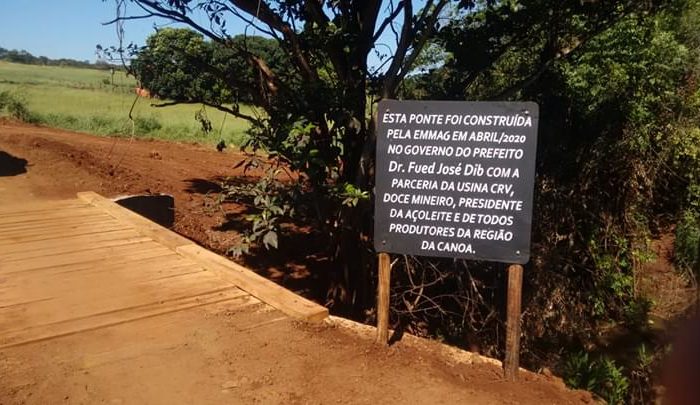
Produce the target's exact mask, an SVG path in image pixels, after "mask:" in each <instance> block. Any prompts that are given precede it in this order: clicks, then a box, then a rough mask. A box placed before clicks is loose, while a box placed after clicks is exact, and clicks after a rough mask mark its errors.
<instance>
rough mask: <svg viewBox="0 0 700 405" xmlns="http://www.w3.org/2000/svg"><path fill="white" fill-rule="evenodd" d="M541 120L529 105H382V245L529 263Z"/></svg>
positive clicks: (378, 224) (378, 225)
mask: <svg viewBox="0 0 700 405" xmlns="http://www.w3.org/2000/svg"><path fill="white" fill-rule="evenodd" d="M538 117H539V109H538V106H537V104H535V103H530V102H524V103H521V102H517V103H516V102H451V101H395V100H385V101H382V102H380V103H379V113H378V117H377V118H378V127H377V129H378V131H377V176H376V190H375V191H376V193H375V196H376V197H375V198H376V200H375V224H374V246H375V249H376V250H377V251H378V252H392V253H402V254H409V255H416V256H439V257H455V258H464V259H474V260H491V261H499V262H508V263H526V262H527V261H528V260H529V258H530V229H531V225H532V195H533V189H534V178H535V152H536V149H537V123H538Z"/></svg>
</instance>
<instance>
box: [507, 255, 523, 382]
mask: <svg viewBox="0 0 700 405" xmlns="http://www.w3.org/2000/svg"><path fill="white" fill-rule="evenodd" d="M522 291H523V266H521V265H519V264H512V265H510V266H508V307H507V313H506V358H505V361H504V362H503V369H504V374H505V377H506V380H508V381H515V380H516V379H517V378H518V368H519V367H520V302H521V298H522Z"/></svg>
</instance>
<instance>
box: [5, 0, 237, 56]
mask: <svg viewBox="0 0 700 405" xmlns="http://www.w3.org/2000/svg"><path fill="white" fill-rule="evenodd" d="M132 7H133V6H132ZM115 10H116V9H115V5H114V1H113V0H0V47H2V48H5V49H16V50H26V51H27V52H29V53H31V54H32V55H34V56H46V57H49V58H51V59H58V58H70V59H75V60H80V61H83V60H88V61H90V62H94V61H95V60H96V55H95V49H96V46H97V45H98V44H100V45H102V46H104V47H107V46H110V45H117V44H118V42H119V40H118V38H117V33H116V28H115V26H114V25H108V26H105V25H103V23H104V22H107V21H109V20H111V19H113V18H114V17H115V13H116V11H115ZM132 11H133V12H136V10H135V9H132ZM153 24H154V21H153V20H137V21H128V22H127V23H126V25H125V31H126V33H125V42H126V44H128V43H129V42H134V43H136V44H137V45H143V44H144V43H145V42H146V37H148V35H149V34H151V33H153V32H154V31H153ZM234 30H235V28H234V29H232V31H234Z"/></svg>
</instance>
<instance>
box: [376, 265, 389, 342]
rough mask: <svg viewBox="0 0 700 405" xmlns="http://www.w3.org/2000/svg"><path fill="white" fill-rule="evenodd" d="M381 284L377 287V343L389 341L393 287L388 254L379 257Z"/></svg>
mask: <svg viewBox="0 0 700 405" xmlns="http://www.w3.org/2000/svg"><path fill="white" fill-rule="evenodd" d="M377 259H378V262H379V283H378V286H377V343H380V344H383V345H385V344H387V342H388V341H389V291H390V288H389V287H390V285H391V263H390V259H389V254H388V253H379V254H378V255H377Z"/></svg>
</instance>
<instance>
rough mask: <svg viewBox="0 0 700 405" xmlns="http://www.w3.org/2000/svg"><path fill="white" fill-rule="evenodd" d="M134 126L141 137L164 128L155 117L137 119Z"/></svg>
mask: <svg viewBox="0 0 700 405" xmlns="http://www.w3.org/2000/svg"><path fill="white" fill-rule="evenodd" d="M134 126H135V128H134V131H135V132H136V133H137V134H139V135H148V134H150V133H151V132H155V131H157V130H159V129H160V128H161V127H162V125H161V124H160V122H159V121H158V120H157V119H156V118H154V117H136V118H135V119H134Z"/></svg>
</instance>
